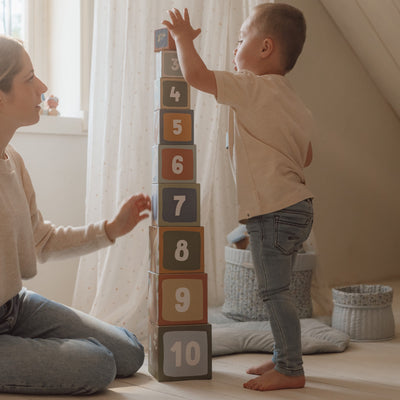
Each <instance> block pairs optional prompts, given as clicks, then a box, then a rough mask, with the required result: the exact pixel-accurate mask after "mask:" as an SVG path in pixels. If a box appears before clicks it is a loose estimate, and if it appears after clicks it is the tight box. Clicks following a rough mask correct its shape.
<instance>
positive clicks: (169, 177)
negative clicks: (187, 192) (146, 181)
mask: <svg viewBox="0 0 400 400" xmlns="http://www.w3.org/2000/svg"><path fill="white" fill-rule="evenodd" d="M152 172H153V183H168V182H181V183H195V182H196V145H187V146H186V145H179V146H168V145H156V146H153V159H152Z"/></svg>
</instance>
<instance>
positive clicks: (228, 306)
mask: <svg viewBox="0 0 400 400" xmlns="http://www.w3.org/2000/svg"><path fill="white" fill-rule="evenodd" d="M225 262H226V267H225V279H224V283H225V302H224V305H223V306H222V312H223V314H225V315H226V316H227V317H229V318H232V319H235V320H237V321H251V320H254V321H267V320H269V317H268V312H267V309H266V306H265V304H264V302H263V301H262V300H261V298H260V297H259V295H258V286H257V279H256V275H255V272H254V267H253V260H252V257H251V252H250V250H239V249H236V248H233V247H228V246H226V247H225ZM314 266H315V254H314V253H299V254H298V255H297V259H296V262H295V265H294V267H293V274H292V280H291V284H290V292H291V293H292V296H293V297H294V299H295V304H296V308H297V313H298V315H299V318H310V317H311V316H312V302H311V278H312V272H313V269H314Z"/></svg>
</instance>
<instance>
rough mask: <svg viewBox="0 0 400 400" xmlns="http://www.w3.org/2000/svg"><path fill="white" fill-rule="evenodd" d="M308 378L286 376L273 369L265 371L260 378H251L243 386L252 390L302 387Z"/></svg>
mask: <svg viewBox="0 0 400 400" xmlns="http://www.w3.org/2000/svg"><path fill="white" fill-rule="evenodd" d="M305 383H306V379H305V377H304V375H301V376H286V375H283V374H281V373H280V372H278V371H276V370H275V369H271V370H269V371H267V372H264V373H263V374H262V375H260V376H259V377H258V378H255V379H251V380H250V381H248V382H246V383H244V384H243V387H244V388H246V389H251V390H260V391H267V390H279V389H300V388H302V387H304V385H305Z"/></svg>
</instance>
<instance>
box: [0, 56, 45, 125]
mask: <svg viewBox="0 0 400 400" xmlns="http://www.w3.org/2000/svg"><path fill="white" fill-rule="evenodd" d="M21 57H22V59H21V63H22V68H21V70H20V72H18V74H16V75H15V76H14V79H13V83H12V86H11V90H10V91H9V92H8V93H5V92H1V91H0V95H1V111H0V112H1V114H2V117H3V118H6V119H7V120H8V122H9V123H10V125H11V124H13V125H14V126H15V127H16V128H18V127H20V126H25V125H33V124H36V123H37V122H38V121H39V112H40V103H41V95H42V93H44V92H46V91H47V86H46V85H45V84H44V83H43V82H42V81H41V80H40V79H38V78H37V77H36V75H35V73H34V70H33V67H32V62H31V59H30V58H29V55H28V53H27V52H26V51H25V50H24V51H23V52H22V55H21Z"/></svg>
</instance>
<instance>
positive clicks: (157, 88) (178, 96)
mask: <svg viewBox="0 0 400 400" xmlns="http://www.w3.org/2000/svg"><path fill="white" fill-rule="evenodd" d="M165 108H183V109H185V108H190V86H189V85H188V83H187V82H186V81H185V80H184V79H183V78H174V79H171V78H160V79H156V81H155V84H154V109H155V110H158V109H165Z"/></svg>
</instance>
